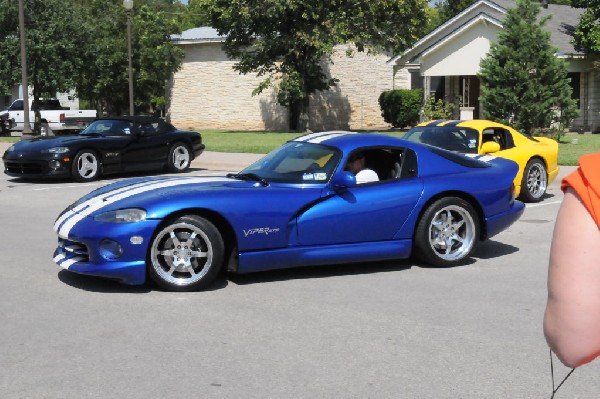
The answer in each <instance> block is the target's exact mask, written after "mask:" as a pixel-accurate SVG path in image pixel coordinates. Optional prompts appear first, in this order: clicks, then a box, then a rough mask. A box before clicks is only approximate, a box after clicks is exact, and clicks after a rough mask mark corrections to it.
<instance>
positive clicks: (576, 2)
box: [573, 0, 600, 54]
mask: <svg viewBox="0 0 600 399" xmlns="http://www.w3.org/2000/svg"><path fill="white" fill-rule="evenodd" d="M573 7H577V8H585V9H586V10H585V11H584V12H583V15H582V16H581V20H580V21H579V25H577V28H576V29H575V34H574V42H575V47H576V48H577V49H578V50H582V51H585V52H586V53H590V54H600V0H573Z"/></svg>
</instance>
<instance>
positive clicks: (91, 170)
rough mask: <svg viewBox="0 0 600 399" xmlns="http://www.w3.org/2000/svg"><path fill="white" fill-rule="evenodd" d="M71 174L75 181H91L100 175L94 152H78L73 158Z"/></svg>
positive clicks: (96, 156)
mask: <svg viewBox="0 0 600 399" xmlns="http://www.w3.org/2000/svg"><path fill="white" fill-rule="evenodd" d="M71 174H72V175H73V178H74V179H75V180H77V181H82V182H84V181H92V180H94V179H96V178H97V177H98V175H99V174H100V161H99V160H98V155H96V153H95V152H93V151H89V150H85V151H79V152H78V153H77V155H75V158H73V165H72V166H71Z"/></svg>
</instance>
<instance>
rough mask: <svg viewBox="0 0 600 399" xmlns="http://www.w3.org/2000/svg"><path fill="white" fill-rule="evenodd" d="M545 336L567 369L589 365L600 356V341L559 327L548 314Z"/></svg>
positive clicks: (585, 333) (545, 322)
mask: <svg viewBox="0 0 600 399" xmlns="http://www.w3.org/2000/svg"><path fill="white" fill-rule="evenodd" d="M544 336H545V337H546V342H547V343H548V346H549V347H550V349H552V352H554V354H555V355H556V357H558V359H559V360H560V361H561V363H562V364H564V365H565V366H567V367H571V368H573V367H578V366H581V365H583V364H586V363H589V362H591V361H592V360H594V359H595V358H596V357H598V355H599V354H600V340H598V339H597V338H596V337H594V336H590V335H588V334H587V332H584V333H583V334H579V333H577V332H576V331H573V330H571V329H569V328H565V327H564V326H561V325H559V324H558V323H556V321H555V320H554V319H553V318H552V315H550V314H549V313H548V312H546V315H545V317H544Z"/></svg>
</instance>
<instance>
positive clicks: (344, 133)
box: [308, 132, 354, 144]
mask: <svg viewBox="0 0 600 399" xmlns="http://www.w3.org/2000/svg"><path fill="white" fill-rule="evenodd" d="M349 134H354V133H349V132H343V133H335V134H330V135H328V136H322V137H316V138H314V139H310V140H308V142H309V143H314V144H319V143H322V142H323V141H325V140H329V139H332V138H334V137H341V136H347V135H349Z"/></svg>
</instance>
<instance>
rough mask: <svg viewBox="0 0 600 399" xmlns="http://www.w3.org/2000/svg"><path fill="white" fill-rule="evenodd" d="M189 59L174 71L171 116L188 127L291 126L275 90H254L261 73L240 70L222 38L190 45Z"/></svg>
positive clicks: (266, 127) (180, 125) (169, 109)
mask: <svg viewBox="0 0 600 399" xmlns="http://www.w3.org/2000/svg"><path fill="white" fill-rule="evenodd" d="M183 49H184V50H185V59H184V61H183V64H182V67H181V69H180V70H179V71H178V72H176V73H175V74H174V76H173V79H172V82H171V87H170V90H169V91H170V93H168V94H169V95H168V98H169V100H170V102H169V104H168V110H167V112H168V114H167V116H168V117H169V118H170V121H171V122H172V123H173V124H174V125H175V126H177V127H179V128H182V129H187V128H196V129H235V130H265V129H266V130H285V129H286V128H287V111H286V110H285V109H284V108H282V107H280V106H278V105H277V104H276V102H275V101H274V99H273V98H272V96H271V95H270V93H269V94H264V93H263V94H261V95H259V96H252V91H253V90H254V89H255V88H256V86H257V85H258V83H259V82H260V81H261V79H259V78H257V77H255V76H253V75H240V74H239V73H238V72H236V71H234V70H233V68H232V67H233V64H234V62H233V61H231V60H229V59H228V58H227V56H226V55H225V53H224V52H223V51H222V50H221V44H220V43H206V44H196V45H184V46H183Z"/></svg>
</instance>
